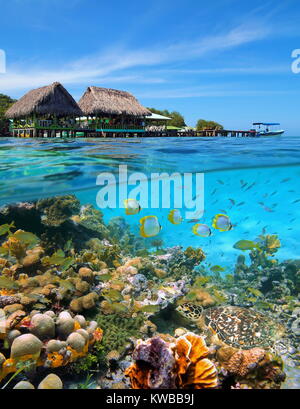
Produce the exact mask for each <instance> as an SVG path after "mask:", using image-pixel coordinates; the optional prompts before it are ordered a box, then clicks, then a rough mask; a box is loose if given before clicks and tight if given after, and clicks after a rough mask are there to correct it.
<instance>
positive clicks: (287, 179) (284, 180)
mask: <svg viewBox="0 0 300 409" xmlns="http://www.w3.org/2000/svg"><path fill="white" fill-rule="evenodd" d="M289 180H291V178H285V179H282V180H281V181H280V183H284V182H288V181H289Z"/></svg>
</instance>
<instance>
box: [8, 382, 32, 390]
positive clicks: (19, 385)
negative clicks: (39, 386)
mask: <svg viewBox="0 0 300 409" xmlns="http://www.w3.org/2000/svg"><path fill="white" fill-rule="evenodd" d="M13 389H35V388H34V386H33V385H32V383H30V382H28V381H20V382H18V383H17V384H16V385H15V386H14V387H13Z"/></svg>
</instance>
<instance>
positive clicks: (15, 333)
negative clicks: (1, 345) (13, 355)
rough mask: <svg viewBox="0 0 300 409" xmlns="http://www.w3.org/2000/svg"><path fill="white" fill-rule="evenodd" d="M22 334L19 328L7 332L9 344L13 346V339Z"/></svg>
mask: <svg viewBox="0 0 300 409" xmlns="http://www.w3.org/2000/svg"><path fill="white" fill-rule="evenodd" d="M20 335H22V334H21V332H20V331H19V330H17V329H13V330H12V331H9V333H8V334H7V341H8V344H9V346H10V347H11V345H12V343H13V341H14V340H15V339H16V338H17V337H19V336H20Z"/></svg>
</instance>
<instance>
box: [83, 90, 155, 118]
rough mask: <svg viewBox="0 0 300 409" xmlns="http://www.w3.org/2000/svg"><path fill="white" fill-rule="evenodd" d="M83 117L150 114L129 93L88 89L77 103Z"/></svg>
mask: <svg viewBox="0 0 300 409" xmlns="http://www.w3.org/2000/svg"><path fill="white" fill-rule="evenodd" d="M78 105H79V107H80V108H81V110H82V112H83V113H84V114H85V115H91V116H95V115H128V116H146V115H150V114H151V112H150V111H149V110H148V109H146V108H145V107H143V106H142V105H141V104H140V103H139V101H138V100H137V99H136V98H135V97H134V96H133V95H132V94H129V92H125V91H119V90H116V89H110V88H99V87H88V89H87V90H86V92H85V93H84V94H83V96H82V97H81V99H80V100H79V102H78Z"/></svg>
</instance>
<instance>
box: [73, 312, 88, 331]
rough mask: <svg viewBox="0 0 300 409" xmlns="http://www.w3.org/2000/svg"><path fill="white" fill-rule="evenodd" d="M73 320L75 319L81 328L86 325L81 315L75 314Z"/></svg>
mask: <svg viewBox="0 0 300 409" xmlns="http://www.w3.org/2000/svg"><path fill="white" fill-rule="evenodd" d="M74 320H75V321H77V322H78V323H79V325H80V327H81V328H83V329H85V328H86V326H87V322H86V319H85V318H84V316H83V315H75V317H74Z"/></svg>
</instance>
